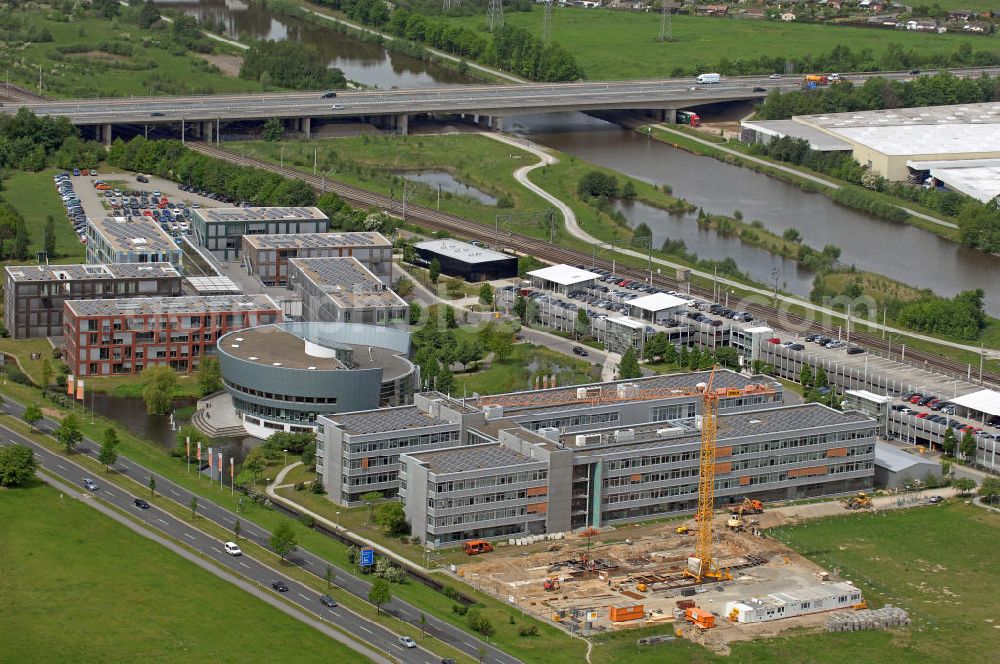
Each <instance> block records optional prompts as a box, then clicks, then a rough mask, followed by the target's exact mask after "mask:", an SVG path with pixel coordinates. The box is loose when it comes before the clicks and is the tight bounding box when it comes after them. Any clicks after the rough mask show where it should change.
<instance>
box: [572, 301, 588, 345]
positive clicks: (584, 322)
mask: <svg viewBox="0 0 1000 664" xmlns="http://www.w3.org/2000/svg"><path fill="white" fill-rule="evenodd" d="M589 332H590V317H589V316H587V310H586V309H582V308H581V309H577V310H576V322H574V323H573V333H574V334H575V335H576V338H577V339H579V338H580V337H582V336H584V335H586V334H588V333H589Z"/></svg>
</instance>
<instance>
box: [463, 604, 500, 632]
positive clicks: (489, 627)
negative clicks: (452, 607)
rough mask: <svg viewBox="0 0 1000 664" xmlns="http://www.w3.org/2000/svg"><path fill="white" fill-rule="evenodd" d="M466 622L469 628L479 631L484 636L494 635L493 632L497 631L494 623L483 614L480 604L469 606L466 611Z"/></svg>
mask: <svg viewBox="0 0 1000 664" xmlns="http://www.w3.org/2000/svg"><path fill="white" fill-rule="evenodd" d="M465 622H466V623H467V624H468V625H469V629H471V630H472V631H474V632H479V633H480V634H482V635H483V636H493V633H494V632H496V628H494V627H493V623H492V622H490V619H489V618H487V617H486V616H485V615H483V612H482V611H481V610H480V609H479V607H478V606H470V607H469V610H468V611H466V613H465Z"/></svg>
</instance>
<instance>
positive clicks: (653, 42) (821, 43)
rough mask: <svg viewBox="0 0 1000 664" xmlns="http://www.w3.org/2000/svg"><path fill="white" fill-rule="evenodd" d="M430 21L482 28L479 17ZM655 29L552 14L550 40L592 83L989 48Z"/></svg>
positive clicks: (988, 43)
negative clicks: (680, 71) (746, 64)
mask: <svg viewBox="0 0 1000 664" xmlns="http://www.w3.org/2000/svg"><path fill="white" fill-rule="evenodd" d="M991 8H995V6H993V7H991ZM542 13H543V10H542V8H541V7H538V6H535V7H533V8H532V11H530V12H515V11H508V12H506V13H505V14H504V23H505V25H511V26H515V27H518V28H524V29H525V30H527V31H528V32H530V33H532V34H533V35H535V36H536V37H540V36H541V34H542V25H543V21H542ZM435 19H436V20H439V19H444V20H446V21H447V22H448V23H450V24H453V25H463V26H466V27H469V28H471V29H474V30H476V29H478V30H485V23H486V21H485V13H484V12H478V13H476V14H472V15H468V16H435ZM659 30H660V14H659V12H658V11H651V12H633V11H620V10H612V9H581V8H563V7H553V9H552V40H553V41H554V42H556V43H558V44H560V45H561V46H562V47H563V48H565V49H567V50H568V51H569V52H570V53H571V54H573V55H574V56H575V57H576V60H577V62H578V63H579V64H580V66H582V67H583V69H584V71H585V72H586V74H587V78H588V79H590V80H592V81H599V80H613V79H614V80H622V79H636V78H663V77H665V76H670V75H671V74H672V71H673V69H674V68H676V67H682V68H684V69H688V70H691V69H694V68H696V67H704V68H705V71H713V70H712V69H711V67H714V66H715V64H716V63H718V61H719V60H720V59H722V58H723V57H726V58H728V59H729V60H731V61H737V60H739V59H750V58H754V59H755V58H758V57H760V56H772V57H785V58H801V57H803V56H810V55H816V54H819V53H826V52H829V51H831V50H833V48H834V47H836V46H838V45H848V44H849V45H850V48H851V49H852V50H853V51H855V52H857V51H861V50H864V49H870V50H871V51H872V52H873V53H875V54H876V56H879V55H881V54H882V53H884V52H885V50H886V48H887V46H888V45H889V44H897V45H899V46H901V47H903V49H904V50H907V51H909V50H911V49H916V50H918V51H920V52H921V53H922V54H931V53H937V54H950V53H952V52H954V51H955V49H957V48H958V47H959V46H960V45H962V44H970V45H971V46H972V47H973V49H975V50H980V49H990V48H995V42H994V41H993V40H992V39H991V38H983V37H981V36H976V35H962V34H955V33H951V32H949V33H946V34H942V35H937V34H926V33H916V32H912V31H905V30H895V31H893V30H872V29H867V28H855V27H847V26H834V25H822V24H805V23H784V22H781V21H759V20H740V19H735V18H717V17H702V16H673V17H672V18H671V33H672V37H673V40H672V41H670V42H666V43H665V42H660V41H657V36H658V34H659ZM768 73H770V72H768ZM764 77H766V74H765V75H764ZM692 78H693V77H692ZM748 85H749V83H748Z"/></svg>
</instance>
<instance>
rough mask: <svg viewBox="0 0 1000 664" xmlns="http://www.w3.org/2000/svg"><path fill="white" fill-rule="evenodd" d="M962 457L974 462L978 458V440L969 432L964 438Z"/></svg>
mask: <svg viewBox="0 0 1000 664" xmlns="http://www.w3.org/2000/svg"><path fill="white" fill-rule="evenodd" d="M962 456H964V457H965V458H966V460H967V461H972V459H973V458H974V457H975V456H976V439H975V438H974V437H973V436H972V434H971V433H970V432H968V431H966V432H965V435H964V436H962Z"/></svg>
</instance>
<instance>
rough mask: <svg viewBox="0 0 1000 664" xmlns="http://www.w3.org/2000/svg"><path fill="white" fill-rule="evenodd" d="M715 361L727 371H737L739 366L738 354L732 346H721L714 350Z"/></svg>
mask: <svg viewBox="0 0 1000 664" xmlns="http://www.w3.org/2000/svg"><path fill="white" fill-rule="evenodd" d="M715 361H716V362H718V363H719V364H721V365H722V366H724V367H726V368H727V369H737V368H739V366H740V354H739V351H737V350H736V349H735V348H733V347H732V346H721V347H720V348H716V349H715Z"/></svg>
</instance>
